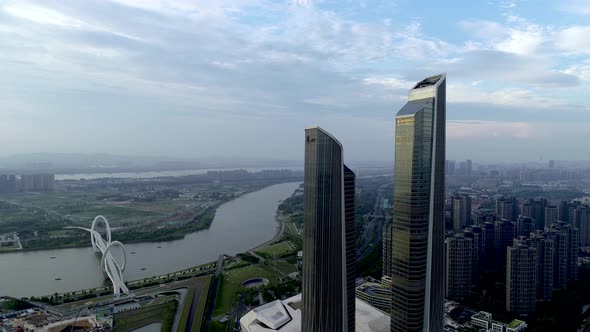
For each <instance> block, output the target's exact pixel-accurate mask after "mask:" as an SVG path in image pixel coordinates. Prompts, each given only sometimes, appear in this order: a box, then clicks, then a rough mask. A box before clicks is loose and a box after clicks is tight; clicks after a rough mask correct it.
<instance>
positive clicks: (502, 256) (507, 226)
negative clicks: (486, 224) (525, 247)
mask: <svg viewBox="0 0 590 332" xmlns="http://www.w3.org/2000/svg"><path fill="white" fill-rule="evenodd" d="M495 226H496V238H495V251H496V264H495V270H496V271H502V270H504V268H505V267H506V266H505V264H506V248H508V246H510V245H511V244H512V243H513V240H514V238H515V237H516V227H515V226H514V223H513V222H512V221H510V220H506V219H503V220H498V221H496V224H495Z"/></svg>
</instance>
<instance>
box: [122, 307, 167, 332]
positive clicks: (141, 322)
mask: <svg viewBox="0 0 590 332" xmlns="http://www.w3.org/2000/svg"><path fill="white" fill-rule="evenodd" d="M176 305H177V303H176V302H170V303H164V304H159V305H153V306H149V307H145V308H141V309H135V310H130V311H125V312H121V313H117V314H115V315H114V319H113V320H114V322H113V323H114V329H113V331H114V332H128V331H133V330H135V329H138V328H140V327H142V326H146V325H149V324H152V323H161V324H162V331H170V330H171V329H172V323H173V321H174V311H175V310H176Z"/></svg>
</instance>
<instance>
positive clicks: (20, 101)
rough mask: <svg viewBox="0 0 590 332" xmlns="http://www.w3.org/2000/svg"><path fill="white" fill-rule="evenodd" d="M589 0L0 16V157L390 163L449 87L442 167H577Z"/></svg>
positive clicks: (130, 0) (24, 9)
mask: <svg viewBox="0 0 590 332" xmlns="http://www.w3.org/2000/svg"><path fill="white" fill-rule="evenodd" d="M588 36H590V0H565V1H537V0H535V1H532V0H529V1H444V2H443V1H406V0H398V1H395V0H394V1H369V0H366V1H365V0H360V1H359V0H357V1H331V0H330V1H320V0H317V1H314V0H296V1H286V2H283V1H264V0H240V1H235V0H206V1H183V0H144V1H140V0H111V1H102V0H101V1H92V0H89V1H53V0H45V1H10V0H0V50H1V52H0V73H2V74H1V75H0V116H1V117H2V121H0V144H1V146H2V151H0V154H3V155H9V154H15V153H28V152H91V153H94V152H102V153H115V154H127V155H167V156H177V157H182V156H185V157H197V158H198V157H211V156H223V157H240V158H243V157H252V158H266V159H282V160H299V159H301V158H302V156H303V139H302V138H303V130H304V128H305V127H308V126H310V125H320V126H322V127H324V128H326V129H327V130H329V131H331V132H332V133H333V134H334V135H335V136H337V137H338V138H339V140H340V141H341V142H342V143H343V144H344V147H345V154H346V159H348V160H350V161H357V160H390V159H392V158H393V137H394V128H393V118H394V115H395V113H396V112H397V110H398V109H399V108H400V107H401V106H403V104H404V103H405V98H406V95H407V90H408V89H409V88H410V87H411V86H412V84H413V83H414V82H415V81H417V80H419V79H421V78H423V77H425V76H428V75H431V74H435V73H440V72H446V73H447V77H448V78H447V80H448V91H447V95H448V105H447V119H448V121H447V137H448V139H447V156H448V158H449V159H467V158H469V159H474V160H480V161H500V162H505V161H525V160H538V159H539V156H541V155H542V156H543V158H544V159H545V160H546V159H571V160H574V159H588V157H587V156H588V154H589V152H590V145H589V144H587V142H588V134H589V133H590V130H589V129H588V123H589V122H590V103H589V102H588V95H589V92H590V37H588Z"/></svg>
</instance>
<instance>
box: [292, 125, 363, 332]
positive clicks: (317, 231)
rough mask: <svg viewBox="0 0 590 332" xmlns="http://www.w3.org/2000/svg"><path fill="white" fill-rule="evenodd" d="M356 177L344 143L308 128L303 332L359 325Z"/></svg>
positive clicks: (346, 329)
mask: <svg viewBox="0 0 590 332" xmlns="http://www.w3.org/2000/svg"><path fill="white" fill-rule="evenodd" d="M354 181H355V176H354V173H353V172H352V171H351V170H350V169H349V168H348V167H346V166H345V165H344V163H343V157H342V145H341V144H340V143H339V142H338V141H337V140H336V139H335V138H334V137H333V136H332V135H330V134H329V133H328V132H326V131H324V130H323V129H321V128H318V127H316V128H310V129H306V131H305V170H304V229H303V290H302V302H303V307H302V320H301V322H302V326H301V330H302V331H303V332H315V331H325V332H332V331H334V332H337V331H338V332H339V331H354V329H355V321H354V318H355V317H354V316H355V315H354V313H355V302H354V301H355V287H354V286H355V284H354V282H355V264H356V257H355V249H354V242H355V239H354V234H355V232H354Z"/></svg>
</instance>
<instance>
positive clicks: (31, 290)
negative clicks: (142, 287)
mask: <svg viewBox="0 0 590 332" xmlns="http://www.w3.org/2000/svg"><path fill="white" fill-rule="evenodd" d="M299 184H300V183H299V182H296V183H282V184H277V185H273V186H270V187H266V188H264V189H261V190H259V191H256V192H252V193H249V194H246V195H244V196H241V197H239V198H237V199H235V200H232V201H230V202H228V203H225V204H223V205H221V206H220V207H219V208H218V209H217V213H216V215H215V219H214V220H213V223H212V224H211V227H210V228H209V229H207V230H203V231H200V232H196V233H192V234H189V235H187V236H185V238H184V239H182V240H178V241H171V242H161V243H132V244H128V245H125V248H126V251H127V267H126V269H125V272H124V276H125V280H127V281H130V280H136V279H141V278H145V277H150V276H155V275H161V274H166V273H169V272H174V271H178V270H182V269H186V268H189V267H192V266H196V265H200V264H203V263H207V262H211V261H215V260H217V258H218V256H219V255H220V254H229V255H234V254H236V253H240V252H244V251H247V250H249V249H252V248H253V247H255V246H257V245H259V244H261V243H263V242H266V241H268V240H270V239H272V238H273V237H274V235H275V234H276V232H277V229H278V227H277V226H278V224H277V223H276V220H275V214H276V210H277V207H278V204H279V200H283V199H285V198H287V197H289V196H290V195H291V194H292V193H293V192H294V191H295V189H296V188H297V187H298V186H299ZM106 217H107V218H108V216H106ZM90 222H91V221H89V225H88V227H90ZM116 239H117V235H116V233H114V234H113V241H114V240H116ZM88 242H90V236H88ZM131 252H135V254H131ZM52 256H54V257H55V259H51V257H52ZM99 263H100V256H99V255H97V254H96V253H94V251H93V249H92V248H91V247H87V248H72V249H57V250H44V251H30V252H14V253H7V254H0V295H7V296H14V297H24V296H27V297H28V296H40V295H49V294H53V293H55V292H58V293H60V292H67V291H74V290H79V289H86V288H93V287H98V286H102V285H106V284H107V283H106V281H105V278H104V275H103V273H102V271H101V270H100V267H99ZM144 268H145V270H142V269H144ZM56 278H61V280H55V279H56Z"/></svg>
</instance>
